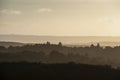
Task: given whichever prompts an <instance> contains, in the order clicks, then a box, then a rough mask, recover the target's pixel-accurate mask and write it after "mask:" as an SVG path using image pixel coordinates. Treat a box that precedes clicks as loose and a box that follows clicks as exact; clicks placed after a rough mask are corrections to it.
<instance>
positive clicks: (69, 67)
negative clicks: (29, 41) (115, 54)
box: [0, 62, 120, 80]
mask: <svg viewBox="0 0 120 80" xmlns="http://www.w3.org/2000/svg"><path fill="white" fill-rule="evenodd" d="M90 79H91V80H119V79H120V71H119V70H115V69H112V68H110V67H109V66H95V65H94V66H93V65H85V64H75V63H67V64H63V63H62V64H43V63H39V64H38V63H26V62H19V63H0V80H90Z"/></svg>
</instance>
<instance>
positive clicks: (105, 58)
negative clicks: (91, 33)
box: [0, 42, 120, 67]
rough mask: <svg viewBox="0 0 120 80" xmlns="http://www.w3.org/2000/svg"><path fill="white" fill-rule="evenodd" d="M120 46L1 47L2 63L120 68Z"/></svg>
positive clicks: (59, 44)
mask: <svg viewBox="0 0 120 80" xmlns="http://www.w3.org/2000/svg"><path fill="white" fill-rule="evenodd" d="M119 56H120V46H116V47H110V46H106V47H101V46H100V44H99V43H98V44H97V45H93V44H91V46H86V47H66V46H63V45H62V43H61V42H59V43H58V44H51V43H50V42H47V43H44V44H28V45H24V46H16V47H13V46H9V47H8V48H6V47H3V46H0V62H20V61H27V62H38V63H39V62H42V63H68V62H75V63H84V64H95V65H112V66H113V67H116V66H120V64H119V63H120V59H119Z"/></svg>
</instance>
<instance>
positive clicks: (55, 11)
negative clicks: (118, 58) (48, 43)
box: [0, 0, 120, 36]
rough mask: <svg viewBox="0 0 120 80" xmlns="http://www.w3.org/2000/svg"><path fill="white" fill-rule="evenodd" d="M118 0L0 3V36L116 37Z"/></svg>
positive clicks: (15, 0) (1, 0) (119, 12)
mask: <svg viewBox="0 0 120 80" xmlns="http://www.w3.org/2000/svg"><path fill="white" fill-rule="evenodd" d="M119 4H120V0H0V34H22V35H52V36H120V5H119Z"/></svg>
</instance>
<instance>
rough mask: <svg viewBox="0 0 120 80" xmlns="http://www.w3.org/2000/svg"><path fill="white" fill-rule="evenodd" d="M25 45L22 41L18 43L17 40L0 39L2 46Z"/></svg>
mask: <svg viewBox="0 0 120 80" xmlns="http://www.w3.org/2000/svg"><path fill="white" fill-rule="evenodd" d="M23 45H25V44H24V43H19V42H5V41H0V46H4V47H9V46H23Z"/></svg>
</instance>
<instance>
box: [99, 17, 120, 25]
mask: <svg viewBox="0 0 120 80" xmlns="http://www.w3.org/2000/svg"><path fill="white" fill-rule="evenodd" d="M98 22H99V23H106V24H112V25H118V24H120V16H106V17H103V18H99V19H98Z"/></svg>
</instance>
